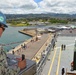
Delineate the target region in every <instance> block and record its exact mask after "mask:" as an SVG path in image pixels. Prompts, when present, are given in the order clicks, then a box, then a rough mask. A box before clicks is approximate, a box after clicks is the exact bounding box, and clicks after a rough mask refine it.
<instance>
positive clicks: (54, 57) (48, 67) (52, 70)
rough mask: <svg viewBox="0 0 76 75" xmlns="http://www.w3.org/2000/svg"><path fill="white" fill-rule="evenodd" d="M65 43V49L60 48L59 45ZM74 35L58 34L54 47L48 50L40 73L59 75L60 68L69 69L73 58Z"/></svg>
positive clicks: (43, 74)
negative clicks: (48, 53) (48, 52)
mask: <svg viewBox="0 0 76 75" xmlns="http://www.w3.org/2000/svg"><path fill="white" fill-rule="evenodd" d="M62 44H65V45H66V50H61V45H62ZM74 44H75V36H74V37H72V36H69V37H66V36H59V37H58V38H57V42H56V47H55V48H54V50H52V51H51V52H50V55H49V56H48V59H47V61H46V64H45V66H44V69H43V71H42V74H41V75H61V69H62V67H63V66H64V68H65V70H66V69H67V71H70V68H71V67H70V63H71V62H72V60H73V52H74Z"/></svg>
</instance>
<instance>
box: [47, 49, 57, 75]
mask: <svg viewBox="0 0 76 75" xmlns="http://www.w3.org/2000/svg"><path fill="white" fill-rule="evenodd" d="M56 52H57V48H55V51H54V56H53V58H52V62H51V65H50V69H49V72H48V75H50V73H51V70H52V66H53V63H54V60H55V56H56Z"/></svg>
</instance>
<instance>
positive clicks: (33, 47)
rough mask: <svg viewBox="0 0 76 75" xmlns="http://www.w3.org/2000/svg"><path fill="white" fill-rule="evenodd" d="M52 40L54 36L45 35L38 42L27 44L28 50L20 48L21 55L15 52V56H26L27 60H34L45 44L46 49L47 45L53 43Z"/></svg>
mask: <svg viewBox="0 0 76 75" xmlns="http://www.w3.org/2000/svg"><path fill="white" fill-rule="evenodd" d="M51 39H52V34H43V35H41V37H40V39H39V40H38V41H33V42H31V41H30V42H29V43H27V44H26V46H27V47H26V48H20V50H19V53H17V52H15V55H19V56H21V55H22V54H24V55H25V57H26V59H33V57H34V56H35V55H36V54H37V53H38V51H39V50H40V49H41V48H42V46H43V45H44V44H45V47H46V46H47V44H49V42H50V41H51ZM34 40H35V38H34ZM48 40H49V41H48ZM45 47H43V48H42V51H43V50H44V49H45Z"/></svg>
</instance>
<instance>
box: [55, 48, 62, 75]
mask: <svg viewBox="0 0 76 75" xmlns="http://www.w3.org/2000/svg"><path fill="white" fill-rule="evenodd" d="M60 58H61V48H60V52H59V58H58V66H57V71H56V75H58V73H59V67H60Z"/></svg>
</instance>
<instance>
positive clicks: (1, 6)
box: [0, 0, 76, 14]
mask: <svg viewBox="0 0 76 75" xmlns="http://www.w3.org/2000/svg"><path fill="white" fill-rule="evenodd" d="M0 11H2V12H4V13H16V14H21V13H22V14H27V13H46V12H49V13H69V14H74V13H76V0H70V1H69V0H41V1H40V2H38V3H36V2H35V1H34V0H1V1H0Z"/></svg>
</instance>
